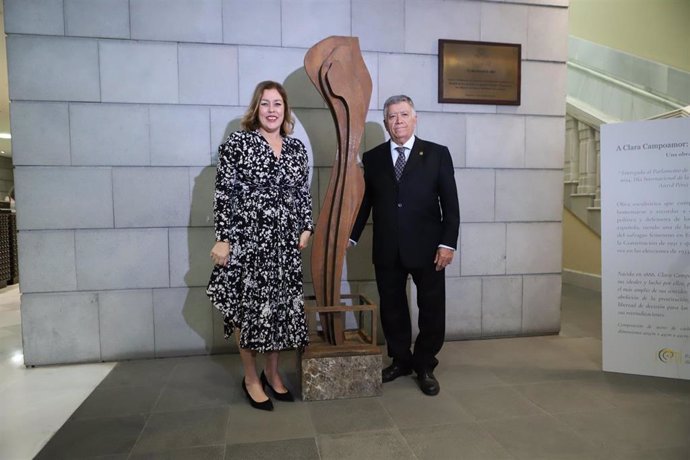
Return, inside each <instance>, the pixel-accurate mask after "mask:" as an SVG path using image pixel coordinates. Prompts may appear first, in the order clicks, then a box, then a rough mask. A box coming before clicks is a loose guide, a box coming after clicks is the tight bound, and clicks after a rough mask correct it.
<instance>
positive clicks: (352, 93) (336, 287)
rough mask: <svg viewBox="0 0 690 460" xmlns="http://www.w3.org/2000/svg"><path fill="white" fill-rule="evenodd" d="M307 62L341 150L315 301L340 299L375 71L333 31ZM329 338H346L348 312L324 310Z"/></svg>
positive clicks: (350, 41) (320, 241) (315, 252)
mask: <svg viewBox="0 0 690 460" xmlns="http://www.w3.org/2000/svg"><path fill="white" fill-rule="evenodd" d="M304 67H305V69H306V72H307V75H308V76H309V79H310V80H311V81H312V83H313V84H314V86H316V89H317V90H318V91H319V93H321V97H323V99H324V100H325V101H326V103H327V104H328V107H329V108H330V110H331V114H332V115H333V119H334V121H335V124H336V133H337V136H338V151H337V154H336V157H335V162H334V164H333V170H332V173H331V178H330V182H329V184H328V190H327V192H326V198H325V200H324V204H323V207H322V209H321V212H320V214H319V219H318V221H317V224H316V232H315V234H314V242H313V247H312V256H311V272H312V280H313V283H314V294H315V297H316V304H317V305H319V306H323V305H334V306H337V305H340V300H341V299H340V298H341V295H340V278H341V276H342V272H343V259H344V257H345V251H346V249H347V245H348V240H349V236H350V231H351V230H352V225H353V224H354V220H355V217H356V215H357V210H358V209H359V205H360V202H361V201H362V195H363V193H364V178H363V176H362V170H361V168H360V167H359V166H358V165H357V154H358V152H359V144H360V142H361V140H362V135H363V134H364V124H365V121H366V115H367V111H368V109H369V99H370V98H371V77H370V76H369V72H368V70H367V67H366V65H365V64H364V59H363V58H362V53H361V51H360V49H359V40H358V39H357V38H356V37H336V36H333V37H328V38H326V39H324V40H322V41H320V42H319V43H317V44H316V45H314V46H313V47H311V48H310V49H309V51H307V54H306V56H305V58H304ZM319 318H320V319H321V326H322V330H323V332H324V335H325V338H326V340H327V341H328V342H330V343H332V344H336V345H339V344H341V343H342V341H343V331H344V318H343V315H334V314H320V315H319Z"/></svg>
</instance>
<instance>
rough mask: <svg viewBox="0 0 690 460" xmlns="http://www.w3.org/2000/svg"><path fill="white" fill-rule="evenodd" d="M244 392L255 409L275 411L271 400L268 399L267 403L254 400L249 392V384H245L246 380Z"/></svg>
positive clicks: (243, 385)
mask: <svg viewBox="0 0 690 460" xmlns="http://www.w3.org/2000/svg"><path fill="white" fill-rule="evenodd" d="M262 375H263V374H262ZM242 390H243V391H244V394H245V395H246V396H247V399H248V400H249V404H251V405H252V407H253V408H254V409H260V410H268V411H271V410H273V401H271V398H268V399H267V400H266V401H263V402H258V401H255V400H254V398H252V395H250V394H249V390H247V384H246V383H245V382H244V379H242Z"/></svg>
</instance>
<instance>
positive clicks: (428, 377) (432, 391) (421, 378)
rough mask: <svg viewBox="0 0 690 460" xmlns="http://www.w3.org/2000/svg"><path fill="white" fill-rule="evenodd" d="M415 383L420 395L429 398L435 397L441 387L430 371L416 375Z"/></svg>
mask: <svg viewBox="0 0 690 460" xmlns="http://www.w3.org/2000/svg"><path fill="white" fill-rule="evenodd" d="M417 382H419V388H420V389H421V390H422V393H424V394H425V395H429V396H436V395H437V394H438V392H439V391H441V385H439V383H438V380H436V377H434V373H433V372H431V371H424V372H420V373H418V374H417Z"/></svg>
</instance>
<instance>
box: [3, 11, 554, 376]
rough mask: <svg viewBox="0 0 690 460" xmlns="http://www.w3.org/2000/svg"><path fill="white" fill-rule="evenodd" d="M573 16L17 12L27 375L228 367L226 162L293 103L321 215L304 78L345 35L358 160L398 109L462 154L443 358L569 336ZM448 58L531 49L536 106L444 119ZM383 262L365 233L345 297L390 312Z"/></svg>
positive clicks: (321, 189) (14, 47) (457, 161)
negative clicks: (472, 346) (567, 182)
mask: <svg viewBox="0 0 690 460" xmlns="http://www.w3.org/2000/svg"><path fill="white" fill-rule="evenodd" d="M567 14H568V13H567V0H515V1H511V2H510V3H507V2H503V1H488V0H487V1H479V0H466V1H463V0H447V1H442V0H378V1H376V2H370V1H366V0H319V1H317V0H253V1H244V0H103V1H99V2H94V1H92V0H40V1H39V0H5V23H6V24H5V29H6V32H7V34H8V37H7V48H8V66H9V85H10V88H9V91H10V99H11V122H12V135H13V139H12V140H13V154H14V164H15V184H16V195H17V212H18V226H19V256H20V270H21V271H20V277H21V286H20V287H21V290H22V306H21V310H22V329H23V337H24V354H25V362H26V364H30V365H40V364H51V363H66V362H82V361H99V360H118V359H128V358H140V357H156V356H172V355H186V354H203V353H211V352H223V351H228V350H231V349H232V348H234V347H233V346H231V345H228V344H227V343H226V342H224V340H223V338H222V326H221V319H220V317H219V316H218V315H217V314H216V313H215V312H214V311H213V310H212V309H211V307H210V305H209V303H208V301H207V299H206V297H205V295H204V286H205V284H206V281H207V279H208V274H209V272H210V269H211V266H210V262H209V258H208V252H209V249H210V247H211V245H212V243H213V234H212V228H211V225H212V210H211V201H212V190H213V180H214V174H215V168H214V165H215V161H216V149H217V146H218V145H219V144H220V143H221V142H222V140H223V139H224V137H225V136H226V135H227V134H228V133H230V132H232V131H234V130H236V129H238V128H239V118H240V116H241V114H242V113H243V111H244V109H245V107H246V104H247V103H248V102H249V99H250V97H251V93H252V90H253V88H254V86H255V84H256V83H257V82H258V81H260V80H264V79H273V80H278V81H281V82H283V83H284V84H285V86H286V88H287V90H288V93H289V97H290V102H291V104H292V106H293V109H294V113H295V115H296V117H297V119H298V126H297V129H296V133H295V135H296V136H297V137H299V138H301V139H302V140H304V141H305V143H306V144H307V146H308V149H309V151H310V155H311V164H312V193H313V197H314V203H315V204H314V208H315V211H316V210H318V207H319V205H320V203H321V201H322V200H323V196H324V194H325V190H326V186H327V182H328V178H329V175H330V165H331V164H332V161H333V157H334V153H335V145H336V138H335V129H334V127H333V123H332V118H331V116H330V114H329V112H328V110H327V108H326V106H325V104H324V102H323V101H322V100H321V98H320V96H319V95H318V93H317V92H316V90H315V89H314V88H313V87H312V85H311V83H310V82H309V81H308V79H307V77H306V74H305V72H304V69H303V58H304V54H305V52H306V50H307V49H308V48H309V47H311V46H312V45H313V44H315V43H316V42H317V41H319V40H321V39H323V38H325V37H327V36H329V35H353V36H358V37H359V38H360V44H361V48H362V50H363V54H364V59H365V62H366V64H367V67H368V68H369V72H370V74H371V76H372V80H373V84H374V86H373V95H372V100H371V104H370V113H369V116H368V122H367V127H366V133H365V138H364V145H363V148H366V149H368V148H371V147H374V146H375V145H377V144H379V143H381V142H383V141H384V140H385V139H386V135H385V131H384V129H383V124H382V110H381V106H382V104H383V101H384V100H385V99H386V98H387V97H388V96H389V95H391V94H396V93H406V94H408V95H410V96H411V97H412V98H413V99H414V100H415V103H416V106H417V111H418V118H419V123H418V129H417V134H418V135H419V136H420V137H422V138H426V139H429V140H433V141H436V142H440V143H443V144H446V145H448V146H449V147H450V150H451V153H452V155H453V161H454V165H455V168H456V178H457V181H458V186H459V195H460V203H461V220H462V228H461V244H460V253H459V257H456V259H455V261H454V263H453V264H452V265H451V266H450V267H449V268H448V269H447V285H448V315H447V316H448V321H447V323H448V327H447V338H448V339H465V338H476V337H497V336H512V335H521V334H538V333H553V332H556V331H558V329H559V326H560V272H561V205H562V165H563V144H564V114H565V85H566V81H565V76H566V66H565V61H566V55H567V50H566V47H567ZM439 38H445V39H464V40H482V41H494V42H496V41H498V42H510V43H521V44H522V105H520V106H518V107H513V106H493V105H461V104H440V103H438V102H437V81H438V76H437V69H438V59H437V42H438V39H439ZM370 251H371V234H370V231H369V230H367V231H366V232H365V234H364V236H363V238H362V241H361V243H360V245H359V246H358V247H357V248H355V249H353V250H351V251H350V252H349V253H348V255H347V267H346V270H345V275H344V276H345V279H344V280H343V290H344V291H352V292H363V293H367V294H368V295H370V296H371V297H373V298H374V300H377V295H376V288H375V283H374V281H373V269H372V267H371V262H370V261H371V254H370ZM308 257H309V254H308V253H306V254H305V278H306V281H307V289H310V284H309V282H310V275H309V261H308ZM410 294H411V297H412V298H413V297H414V287H413V286H411V287H410ZM415 309H416V308H415V305H414V302H413V311H415Z"/></svg>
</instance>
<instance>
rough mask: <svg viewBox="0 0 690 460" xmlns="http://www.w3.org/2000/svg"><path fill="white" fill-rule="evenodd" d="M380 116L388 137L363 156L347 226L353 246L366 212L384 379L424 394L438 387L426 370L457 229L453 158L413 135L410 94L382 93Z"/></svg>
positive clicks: (441, 327) (432, 358)
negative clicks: (407, 381) (415, 331)
mask: <svg viewBox="0 0 690 460" xmlns="http://www.w3.org/2000/svg"><path fill="white" fill-rule="evenodd" d="M383 121H384V125H385V127H386V131H388V134H389V135H390V138H391V139H390V141H388V142H385V143H383V144H381V145H379V146H377V147H375V148H373V149H372V150H369V151H367V152H365V153H364V155H363V157H362V161H363V163H364V181H365V184H366V189H365V192H364V199H363V200H362V205H361V207H360V210H359V214H358V215H357V219H356V221H355V224H354V226H353V230H352V235H351V240H352V242H353V243H356V242H357V241H358V239H359V237H360V235H361V233H362V230H363V229H364V226H365V225H366V222H367V219H368V218H369V213H370V212H371V211H372V210H373V221H374V240H373V243H374V244H373V262H374V268H375V271H376V284H377V287H378V291H379V298H380V308H381V324H382V326H383V333H384V335H385V336H386V342H387V344H388V355H389V356H390V357H391V358H392V359H393V362H392V364H391V365H390V366H388V367H386V368H385V369H383V372H382V380H383V382H384V383H385V382H390V381H392V380H395V379H396V378H398V377H400V376H403V375H409V374H411V373H412V371H413V370H414V371H415V372H416V373H417V380H418V383H419V386H420V388H421V390H422V392H424V393H425V394H427V395H430V396H433V395H436V394H438V392H439V391H440V385H439V383H438V380H436V377H435V376H434V374H433V371H434V368H435V367H436V365H437V364H438V360H437V359H436V354H437V353H438V352H439V351H440V350H441V347H442V346H443V340H444V336H445V309H446V307H445V300H446V299H445V270H444V269H445V268H446V267H447V266H448V264H450V263H451V262H452V260H453V255H454V251H455V247H456V244H457V240H458V228H459V226H460V211H459V207H458V196H457V189H456V186H455V178H454V175H453V173H454V171H453V161H452V159H451V157H450V152H449V151H448V148H447V147H444V146H442V145H438V144H434V143H432V142H428V141H423V140H421V139H419V138H417V137H415V135H414V130H415V127H416V125H417V114H416V113H415V110H414V104H413V102H412V99H410V98H409V97H407V96H404V95H398V96H392V97H390V98H388V100H387V101H386V102H385V104H384V106H383ZM408 275H412V280H413V281H414V283H415V284H416V286H417V304H418V306H419V324H418V325H419V335H418V336H417V340H416V341H415V344H414V352H411V351H410V345H411V342H412V325H411V321H410V312H409V306H408V303H407V294H406V284H407V277H408Z"/></svg>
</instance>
